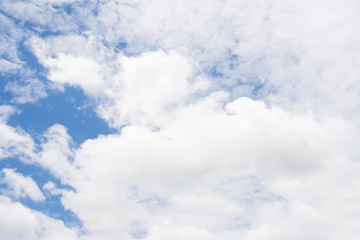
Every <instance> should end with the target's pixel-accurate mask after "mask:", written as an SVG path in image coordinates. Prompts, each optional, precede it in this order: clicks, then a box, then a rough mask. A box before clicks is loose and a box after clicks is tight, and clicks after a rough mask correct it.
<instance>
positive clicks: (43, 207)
mask: <svg viewBox="0 0 360 240" xmlns="http://www.w3.org/2000/svg"><path fill="white" fill-rule="evenodd" d="M4 168H11V169H15V171H16V172H19V173H21V174H22V175H24V176H30V177H31V178H32V179H33V180H34V181H35V182H36V184H37V185H38V186H39V188H40V189H42V187H43V186H44V185H45V184H46V183H48V182H49V181H51V182H53V183H54V184H56V186H57V187H58V188H60V189H64V190H69V191H74V189H73V188H72V187H71V186H68V185H64V184H62V183H61V182H60V181H59V180H58V179H57V178H55V177H54V176H53V175H52V174H51V173H50V172H49V171H48V170H47V169H44V168H42V167H40V166H37V165H35V164H26V163H24V162H22V161H20V160H19V159H18V158H5V159H1V160H0V169H4ZM5 188H6V186H4V185H0V189H5ZM43 193H44V195H45V197H46V200H45V201H39V202H34V201H32V200H31V199H29V198H26V197H24V198H20V199H19V200H17V201H19V202H21V203H22V204H23V205H24V206H27V207H28V208H30V209H33V210H36V211H39V212H42V213H44V214H45V215H47V216H49V217H51V218H55V219H59V220H62V221H63V222H64V224H65V225H66V226H69V227H81V226H82V223H81V221H80V220H79V219H78V218H77V216H76V215H75V214H74V213H73V212H71V211H69V210H67V209H65V208H64V206H63V205H62V204H61V201H60V195H51V194H49V193H48V192H46V191H43Z"/></svg>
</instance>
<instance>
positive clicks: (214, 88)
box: [0, 0, 360, 240]
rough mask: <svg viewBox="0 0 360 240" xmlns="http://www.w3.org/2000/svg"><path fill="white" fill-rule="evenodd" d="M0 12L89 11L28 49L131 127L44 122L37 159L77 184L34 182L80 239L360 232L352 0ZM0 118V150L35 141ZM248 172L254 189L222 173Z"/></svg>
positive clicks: (40, 15) (10, 6)
mask: <svg viewBox="0 0 360 240" xmlns="http://www.w3.org/2000/svg"><path fill="white" fill-rule="evenodd" d="M1 6H2V7H6V8H4V9H5V10H6V11H8V12H9V13H11V14H12V15H14V16H17V17H19V16H22V17H23V18H24V19H26V20H28V21H31V22H33V23H37V24H40V25H42V24H43V26H40V27H39V29H40V30H39V32H41V31H42V30H44V29H50V30H53V31H57V30H59V31H63V32H65V33H66V34H67V33H68V31H71V30H73V29H78V28H77V26H75V25H74V23H75V22H76V21H77V20H81V19H88V20H89V21H81V22H82V23H83V24H84V25H86V24H87V22H89V24H88V25H87V29H88V30H89V31H87V32H82V33H81V34H79V35H76V34H68V35H66V36H53V37H48V38H45V39H40V38H39V37H33V38H31V40H29V41H28V42H29V45H27V46H30V47H31V48H32V51H33V53H34V54H35V55H36V56H37V57H38V59H39V61H40V63H41V64H42V65H44V66H45V67H47V68H48V70H49V72H48V75H47V77H48V78H49V80H51V81H53V82H56V83H59V84H68V85H70V86H74V87H79V88H81V89H82V90H83V91H84V92H85V93H86V94H87V95H88V96H90V97H92V99H94V101H95V102H96V104H97V113H98V115H99V116H101V117H102V118H104V119H105V120H106V121H107V122H108V123H109V124H110V125H111V126H114V127H118V128H119V129H120V127H121V126H123V125H124V124H128V125H129V126H127V127H124V128H122V129H121V132H119V133H118V134H112V135H108V136H100V137H99V138H97V139H92V140H87V141H85V142H84V143H83V144H82V145H81V146H80V147H79V148H78V149H72V147H71V137H70V136H69V135H68V134H67V132H66V129H65V127H64V126H61V125H54V126H53V127H51V128H50V129H48V131H47V132H46V133H45V135H44V137H45V138H46V140H45V141H44V143H43V144H41V146H40V147H41V149H42V150H41V151H40V153H39V154H38V156H37V157H38V158H36V159H35V158H34V159H35V160H34V162H36V163H39V164H41V165H42V166H43V167H44V168H46V169H49V170H50V172H51V173H52V174H53V175H54V176H55V177H57V178H59V179H60V180H61V181H62V182H63V183H66V184H69V185H71V186H72V187H74V189H75V190H76V191H70V190H60V189H57V188H56V186H55V185H52V184H51V183H49V184H46V185H45V186H44V189H45V190H48V191H50V192H51V193H52V194H55V195H57V194H59V195H61V201H62V203H63V205H64V207H65V208H66V209H70V210H72V211H73V212H74V213H76V215H77V216H78V217H79V219H80V220H82V221H83V223H84V228H85V231H86V233H87V234H86V235H85V236H83V237H82V238H83V239H118V238H121V239H134V238H137V237H139V236H141V237H142V238H143V239H169V238H171V239H185V238H186V239H246V240H247V239H249V240H250V239H252V240H254V239H255V240H263V239H279V240H282V239H311V240H312V239H331V240H335V239H357V238H358V236H359V232H358V231H359V230H358V228H357V227H358V226H357V225H358V222H359V217H358V216H359V213H358V211H357V210H356V209H357V205H358V202H359V191H358V190H357V187H356V183H357V182H358V180H359V179H358V177H357V176H358V172H359V166H358V163H357V162H356V161H357V160H358V159H359V156H360V152H359V149H358V145H359V144H358V143H359V137H358V136H360V135H359V127H358V123H359V119H360V115H359V111H358V110H359V104H358V102H359V94H358V92H359V84H358V83H357V80H358V78H359V75H360V72H359V69H360V68H359V61H358V60H359V56H360V46H359V44H357V43H358V42H359V38H360V34H359V31H358V30H357V29H358V26H357V23H358V22H359V14H358V12H359V9H360V5H359V3H358V2H356V1H351V0H349V1H346V3H344V1H339V0H334V1H331V2H329V1H325V0H321V1H317V2H313V1H308V0H305V1H301V2H296V3H294V2H291V3H289V2H286V1H282V0H273V1H272V0H268V1H262V2H261V3H260V2H259V1H248V0H240V1H238V0H226V1H215V0H214V1H204V0H195V1H191V2H188V1H164V0H155V1H151V2H149V1H104V2H99V4H98V6H99V9H97V10H98V11H96V13H93V14H89V12H91V11H90V10H89V9H90V8H91V7H89V9H86V8H85V7H84V9H80V8H79V7H78V6H75V7H74V11H77V13H78V16H79V18H78V19H74V18H70V17H69V16H66V14H64V12H63V11H62V12H61V13H59V14H55V15H56V16H57V17H56V18H55V19H54V20H56V21H54V22H55V24H53V25H50V26H45V25H46V23H47V22H53V21H50V19H51V20H52V16H53V15H54V14H53V13H54V11H55V12H56V10H54V9H52V8H50V10H49V6H50V4H46V3H44V4H33V3H24V2H15V3H11V2H6V4H5V3H4V4H2V5H1ZM48 10H49V11H48ZM95 15H96V16H95ZM61 24H63V25H61ZM82 26H83V25H82ZM42 28H43V29H42ZM15 35H16V34H15V33H14V36H15ZM14 38H15V37H14ZM3 42H6V41H5V40H4V41H3ZM119 43H122V44H124V43H126V44H127V45H126V46H127V47H126V49H125V50H123V52H122V51H121V50H119V49H117V47H116V46H117V45H118V44H119ZM120 45H121V44H120ZM159 49H162V50H159ZM4 52H6V51H4ZM13 56H16V54H13ZM14 59H15V58H14ZM11 61H12V62H16V61H15V60H13V59H11ZM204 79H205V80H204ZM219 89H226V90H222V91H219ZM209 92H212V94H210V93H209ZM239 96H240V97H241V96H248V97H253V98H260V99H262V100H259V101H254V100H251V99H250V98H238V97H239ZM279 106H281V108H280V107H279ZM3 110H4V115H3V116H4V117H3V119H7V118H8V116H9V113H10V112H11V111H10V110H9V109H7V110H6V108H3ZM3 121H5V120H3ZM0 127H2V129H3V130H2V131H0V134H2V136H4V139H5V140H3V142H2V144H1V145H0V146H5V147H3V148H0V149H1V150H2V152H0V153H1V154H3V156H5V157H6V156H14V155H16V154H21V153H22V152H25V151H27V149H32V147H30V148H29V147H28V146H32V145H31V144H30V145H26V144H28V143H31V138H30V137H29V136H28V135H27V134H26V133H24V132H23V131H21V130H20V129H19V128H17V129H15V128H12V127H10V126H7V125H6V124H5V123H4V124H2V125H0ZM154 127H158V128H154ZM152 129H155V130H156V131H151V130H152ZM0 130H1V129H0ZM119 131H120V130H119ZM0 139H1V138H0ZM6 139H7V140H6ZM13 139H14V140H13ZM29 139H30V140H29ZM22 142H26V144H23V145H24V146H26V148H25V147H19V146H21V144H20V145H19V143H22ZM1 154H0V156H1ZM248 176H254V178H256V179H259V181H261V184H260V183H256V184H255V183H253V182H251V181H248V182H247V181H244V182H236V181H232V180H233V179H241V178H246V177H248ZM224 182H231V184H229V185H230V186H231V189H236V190H237V192H235V193H234V192H232V193H229V191H226V189H225V186H224V185H225V184H224ZM259 185H261V188H260V187H259ZM255 187H259V188H260V190H259V191H260V193H257V192H256V191H255V190H254V188H255ZM229 188H230V187H229ZM239 189H240V190H239ZM248 189H251V191H250V190H248ZM11 206H13V205H11ZM24 231H27V230H24Z"/></svg>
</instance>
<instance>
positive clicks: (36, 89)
mask: <svg viewBox="0 0 360 240" xmlns="http://www.w3.org/2000/svg"><path fill="white" fill-rule="evenodd" d="M5 91H9V92H11V93H12V94H13V96H14V97H13V99H12V102H14V103H17V104H23V103H28V102H31V103H32V102H36V101H37V100H39V99H41V98H44V97H47V93H46V91H45V86H44V84H43V83H42V82H41V81H39V80H37V79H27V80H25V82H24V83H23V84H19V83H17V82H8V84H7V85H6V87H5Z"/></svg>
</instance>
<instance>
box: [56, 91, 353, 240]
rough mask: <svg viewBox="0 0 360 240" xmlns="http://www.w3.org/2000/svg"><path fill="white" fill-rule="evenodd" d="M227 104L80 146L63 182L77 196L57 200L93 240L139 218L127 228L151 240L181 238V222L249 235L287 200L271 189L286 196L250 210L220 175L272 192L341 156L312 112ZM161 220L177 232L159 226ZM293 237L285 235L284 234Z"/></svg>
mask: <svg viewBox="0 0 360 240" xmlns="http://www.w3.org/2000/svg"><path fill="white" fill-rule="evenodd" d="M219 95H220V96H219ZM223 99H224V96H223V94H217V95H213V96H210V97H208V98H207V99H205V100H202V101H199V102H198V103H196V104H192V105H190V106H186V107H182V108H180V109H178V110H177V111H176V114H175V116H176V117H174V118H173V119H172V121H170V122H168V123H167V124H165V125H164V126H162V128H161V129H160V130H159V131H158V132H152V131H150V130H147V129H146V128H144V127H135V126H132V127H125V128H123V129H122V133H121V135H117V134H115V135H109V136H101V137H99V138H98V139H93V140H88V141H86V142H85V143H83V145H82V146H81V147H80V148H79V149H78V150H77V151H76V155H75V156H74V163H73V165H74V166H76V168H78V169H80V172H81V173H82V174H83V175H82V177H81V178H79V177H78V175H76V176H73V177H74V178H73V179H72V180H71V181H69V182H70V183H71V184H72V186H73V187H74V188H75V189H77V191H76V192H72V191H70V192H63V197H62V202H63V204H64V205H65V207H66V208H69V209H71V210H72V211H74V212H75V213H76V214H77V216H79V218H80V219H81V220H83V222H84V227H85V229H87V230H88V233H89V237H90V239H91V236H92V237H94V236H97V237H100V236H104V237H105V238H109V239H112V238H115V236H119V235H120V236H124V238H126V236H129V235H130V236H131V232H129V230H127V229H129V228H131V226H132V228H134V223H136V222H140V223H142V224H140V225H139V227H138V228H136V227H135V230H134V229H133V230H132V232H135V233H136V232H143V231H145V232H148V237H149V238H150V239H152V237H155V236H158V235H159V237H160V236H162V235H160V234H165V235H164V236H168V234H175V235H174V237H180V238H181V236H182V235H181V234H182V230H181V229H182V227H181V226H187V225H190V226H191V227H192V228H195V229H202V230H201V231H200V230H199V231H200V232H201V234H205V232H206V234H205V235H208V234H210V235H211V236H212V237H214V238H216V239H226V236H238V237H239V236H245V235H246V234H245V233H246V231H247V230H246V228H244V227H242V226H243V225H242V224H248V225H249V224H250V225H249V226H252V224H254V227H256V226H258V225H259V224H266V223H267V221H268V220H267V219H264V218H262V217H261V216H262V215H261V214H265V213H263V211H265V210H266V206H267V205H269V208H270V209H272V204H275V205H274V206H276V205H279V204H280V206H281V205H286V204H287V202H288V201H292V199H289V200H287V199H286V198H287V196H286V195H285V194H283V193H282V192H279V191H274V195H278V196H280V197H282V198H283V200H282V199H281V198H279V199H278V200H274V199H276V198H274V197H271V198H270V199H266V198H264V199H262V200H261V201H257V204H256V205H253V206H252V205H249V203H246V202H244V201H243V200H241V201H239V199H237V198H236V197H233V196H232V195H231V194H230V195H229V194H227V193H225V192H222V191H219V190H216V186H219V184H220V186H221V182H222V180H223V179H231V178H232V177H241V176H246V175H248V174H251V175H255V176H258V177H259V178H260V179H264V180H265V183H266V186H268V187H269V188H270V189H272V190H273V188H272V184H273V183H274V182H275V181H276V180H277V179H281V178H282V177H286V178H288V179H296V178H298V177H305V178H307V177H308V176H312V175H313V174H316V173H318V171H321V169H323V166H324V165H325V166H326V165H327V164H329V165H330V166H333V163H332V162H331V161H332V158H331V156H336V155H338V156H343V155H342V154H343V153H341V152H338V149H337V148H336V147H334V146H335V145H333V144H336V142H335V143H334V142H333V141H331V138H332V137H334V136H333V135H332V133H331V131H329V129H326V128H325V129H324V128H322V127H321V126H319V125H318V123H317V122H316V121H315V120H314V118H313V117H312V116H311V115H308V116H307V115H291V114H288V113H287V112H285V111H283V110H281V109H279V108H272V109H269V108H267V107H266V105H265V104H264V103H262V102H260V101H253V100H250V99H247V98H241V99H237V100H235V101H233V102H230V103H228V104H227V105H226V107H225V108H223V107H222V104H221V101H223ZM70 178H71V177H70ZM249 184H252V183H249ZM134 186H135V187H136V189H139V190H136V191H135V193H134V192H131V191H132V190H131V189H133V188H134ZM236 186H237V185H235V186H234V187H236ZM245 186H246V185H245ZM252 186H253V185H251V186H250V187H252ZM239 187H244V185H239ZM129 191H130V192H131V194H130V195H129ZM134 194H135V195H134ZM328 194H330V193H327V195H328ZM265 196H266V195H265ZM270 196H271V195H270ZM299 200H300V199H298V198H296V199H294V201H299ZM249 201H251V200H249ZM279 202H280V203H279ZM264 204H265V206H264V207H263V206H262V205H264ZM291 204H292V202H291ZM302 204H305V205H306V204H308V203H307V202H306V201H304V203H302ZM245 207H248V208H252V210H251V211H250V210H246V211H245V210H244V209H245ZM263 208H264V210H263ZM205 209H207V210H205ZM326 210H329V209H326ZM284 214H285V213H284ZM99 216H101V217H99ZM256 217H258V219H257V218H256ZM308 217H311V216H307V217H305V218H304V219H305V220H301V221H306V219H307V218H308ZM159 218H161V219H165V221H167V222H170V223H171V224H174V226H180V230H176V229H174V230H172V231H171V233H168V230H166V229H167V228H165V229H163V228H159V227H158V224H160V223H158V221H159ZM260 220H263V221H264V222H262V221H260ZM271 221H273V222H274V221H275V220H271ZM271 221H270V222H271ZM299 221H300V220H299ZM351 221H352V220H350V223H351ZM119 226H124V227H119ZM245 226H246V225H245ZM279 226H280V225H279ZM185 228H186V227H185ZM136 229H137V230H136ZM154 229H157V230H154ZM159 229H161V231H162V232H159V231H160V230H159ZM251 229H253V228H251ZM259 229H261V228H259ZM154 231H155V232H154ZM194 231H195V230H194ZM254 231H257V228H254ZM259 231H260V230H259ZM196 232H197V230H196ZM295 233H296V234H298V232H295V231H293V230H292V229H290V230H289V234H290V235H289V236H292V235H293V234H295ZM323 233H324V231H323V230H321V234H323ZM133 234H134V233H133ZM194 234H195V236H196V234H197V233H194ZM199 234H200V233H199ZM249 234H250V233H249ZM252 234H253V233H252ZM171 236H173V235H171Z"/></svg>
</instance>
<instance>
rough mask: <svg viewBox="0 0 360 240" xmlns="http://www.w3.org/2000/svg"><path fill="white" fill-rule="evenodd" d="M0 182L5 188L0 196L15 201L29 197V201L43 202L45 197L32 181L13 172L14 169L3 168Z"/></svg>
mask: <svg viewBox="0 0 360 240" xmlns="http://www.w3.org/2000/svg"><path fill="white" fill-rule="evenodd" d="M0 182H1V183H2V184H5V185H6V186H7V189H6V190H3V191H2V194H5V195H8V196H11V197H14V198H15V199H19V198H24V197H29V198H30V199H31V200H33V201H35V202H38V201H45V196H44V195H43V193H42V192H41V190H40V189H39V187H38V186H37V184H36V183H35V182H34V180H33V179H32V178H31V177H29V176H27V177H25V176H23V175H22V174H20V173H17V172H15V170H14V169H9V168H4V169H2V170H1V178H0Z"/></svg>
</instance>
